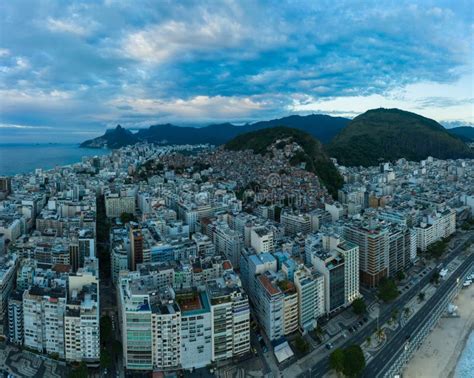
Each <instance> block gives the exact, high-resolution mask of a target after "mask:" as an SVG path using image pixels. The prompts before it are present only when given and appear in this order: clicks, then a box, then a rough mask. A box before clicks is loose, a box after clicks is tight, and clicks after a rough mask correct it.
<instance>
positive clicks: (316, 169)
mask: <svg viewBox="0 0 474 378" xmlns="http://www.w3.org/2000/svg"><path fill="white" fill-rule="evenodd" d="M287 138H291V139H290V140H291V141H292V142H295V143H297V144H299V145H300V146H301V147H302V148H303V152H301V153H297V154H295V155H294V156H293V157H292V158H291V160H290V163H291V164H293V165H297V164H300V163H302V162H304V163H306V170H308V171H310V172H313V173H315V174H316V175H317V176H318V177H319V179H320V181H321V182H322V184H323V185H325V186H326V188H327V189H328V191H329V192H330V193H331V194H332V195H333V196H334V197H336V195H337V190H338V189H339V188H341V187H342V185H343V183H344V181H343V178H342V177H341V175H340V174H339V172H338V171H337V169H336V167H335V166H334V164H333V163H332V161H331V160H330V159H329V157H328V156H327V154H326V152H325V151H324V148H323V146H322V144H321V143H320V142H319V141H318V140H316V139H314V138H313V137H312V136H311V135H309V134H307V133H305V132H303V131H300V130H296V129H291V128H288V127H273V128H269V129H263V130H258V131H253V132H250V133H246V134H242V135H239V136H237V137H235V138H234V139H232V140H231V141H230V142H228V143H227V144H226V145H225V148H226V149H228V150H233V151H240V150H253V152H254V153H256V154H264V153H266V151H267V147H269V146H270V145H271V144H273V143H274V142H275V141H276V140H278V139H287Z"/></svg>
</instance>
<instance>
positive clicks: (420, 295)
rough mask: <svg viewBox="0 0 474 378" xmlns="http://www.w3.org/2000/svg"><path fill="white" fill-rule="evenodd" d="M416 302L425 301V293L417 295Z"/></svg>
mask: <svg viewBox="0 0 474 378" xmlns="http://www.w3.org/2000/svg"><path fill="white" fill-rule="evenodd" d="M418 300H419V301H420V302H423V301H424V300H425V293H423V292H421V293H420V294H418Z"/></svg>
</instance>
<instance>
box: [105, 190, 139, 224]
mask: <svg viewBox="0 0 474 378" xmlns="http://www.w3.org/2000/svg"><path fill="white" fill-rule="evenodd" d="M123 213H129V214H135V197H133V196H122V195H119V194H118V193H109V194H106V195H105V214H106V216H107V218H117V217H120V216H121V215H122V214H123Z"/></svg>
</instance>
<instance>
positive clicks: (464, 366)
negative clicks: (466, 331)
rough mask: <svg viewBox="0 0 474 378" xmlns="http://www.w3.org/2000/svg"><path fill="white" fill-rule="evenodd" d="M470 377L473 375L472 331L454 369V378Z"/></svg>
mask: <svg viewBox="0 0 474 378" xmlns="http://www.w3.org/2000/svg"><path fill="white" fill-rule="evenodd" d="M472 377H474V332H471V334H470V335H469V339H468V340H467V343H466V346H465V348H464V350H463V352H462V354H461V358H460V359H459V361H458V364H457V366H456V370H455V371H454V378H472Z"/></svg>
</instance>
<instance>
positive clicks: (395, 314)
mask: <svg viewBox="0 0 474 378" xmlns="http://www.w3.org/2000/svg"><path fill="white" fill-rule="evenodd" d="M397 317H398V310H397V309H395V310H393V311H392V320H393V321H395V320H397Z"/></svg>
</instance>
